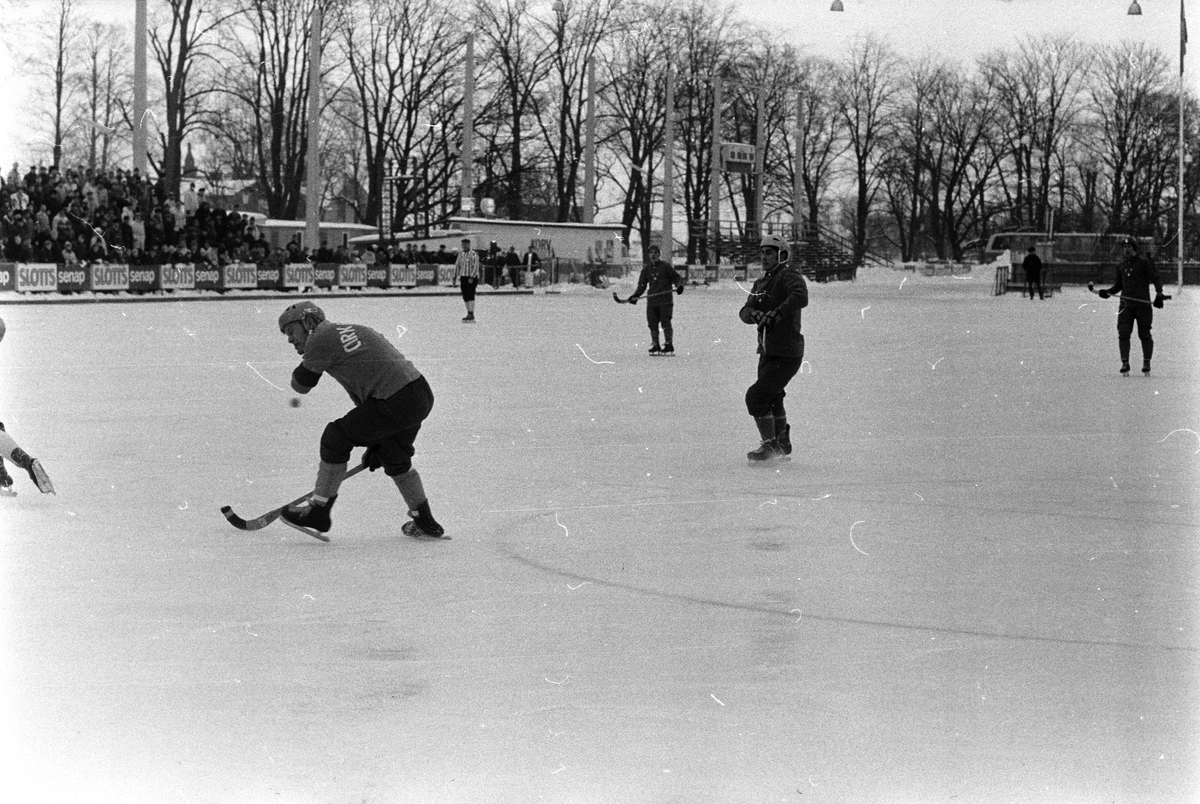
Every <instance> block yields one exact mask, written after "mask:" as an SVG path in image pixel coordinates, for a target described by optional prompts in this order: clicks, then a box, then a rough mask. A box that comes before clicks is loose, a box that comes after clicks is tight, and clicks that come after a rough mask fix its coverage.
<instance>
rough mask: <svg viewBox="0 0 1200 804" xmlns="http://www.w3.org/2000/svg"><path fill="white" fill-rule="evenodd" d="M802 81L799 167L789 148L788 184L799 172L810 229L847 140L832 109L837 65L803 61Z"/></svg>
mask: <svg viewBox="0 0 1200 804" xmlns="http://www.w3.org/2000/svg"><path fill="white" fill-rule="evenodd" d="M800 70H801V79H800V81H799V82H798V83H797V85H796V89H797V91H798V92H799V94H800V97H799V102H798V106H799V110H798V111H799V115H800V120H799V121H797V126H798V127H799V129H800V164H799V165H795V164H794V161H795V157H794V155H793V154H794V151H793V149H792V148H789V149H788V152H789V157H788V159H787V164H788V165H789V167H788V171H787V173H788V181H789V182H793V185H792V186H794V182H795V171H796V170H797V169H799V171H800V184H801V189H802V191H803V193H804V198H805V201H806V202H807V207H808V216H807V221H808V224H809V226H810V227H814V228H815V227H816V226H817V225H818V224H819V222H820V210H821V208H822V203H823V201H824V198H825V195H826V193H827V191H828V188H829V185H830V183H831V182H832V179H833V172H834V168H835V165H836V164H837V161H838V159H840V158H841V157H842V155H843V154H844V153H845V152H846V148H847V147H849V146H848V141H847V139H846V137H845V124H844V122H843V118H842V117H841V115H839V114H837V112H836V107H835V106H834V102H833V100H834V98H833V96H834V87H835V85H836V76H837V66H836V65H835V64H834V63H833V62H832V61H829V60H828V59H822V58H813V57H810V58H808V59H805V60H804V63H803V64H802V66H801V68H800Z"/></svg>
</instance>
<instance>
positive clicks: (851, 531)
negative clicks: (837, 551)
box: [850, 519, 871, 558]
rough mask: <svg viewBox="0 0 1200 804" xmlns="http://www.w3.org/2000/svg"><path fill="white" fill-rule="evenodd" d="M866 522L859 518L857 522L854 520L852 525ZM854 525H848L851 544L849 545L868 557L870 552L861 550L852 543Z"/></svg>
mask: <svg viewBox="0 0 1200 804" xmlns="http://www.w3.org/2000/svg"><path fill="white" fill-rule="evenodd" d="M866 522H867V520H865V519H860V520H858V521H857V522H855V523H854V525H865V524H866ZM854 525H851V526H850V544H851V546H853V547H854V549H855V550H858V552H860V553H862V554H863V555H864V556H866V557H867V558H870V557H871V554H870V553H866V552H863V550H862V549H860V548H859V546H858V545H857V544H854Z"/></svg>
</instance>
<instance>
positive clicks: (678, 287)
mask: <svg viewBox="0 0 1200 804" xmlns="http://www.w3.org/2000/svg"><path fill="white" fill-rule="evenodd" d="M675 295H676V296H682V295H683V285H676V286H675Z"/></svg>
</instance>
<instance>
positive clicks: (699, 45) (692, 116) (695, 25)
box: [674, 0, 744, 263]
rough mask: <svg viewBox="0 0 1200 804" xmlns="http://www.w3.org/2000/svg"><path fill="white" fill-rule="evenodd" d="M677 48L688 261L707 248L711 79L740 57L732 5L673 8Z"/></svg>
mask: <svg viewBox="0 0 1200 804" xmlns="http://www.w3.org/2000/svg"><path fill="white" fill-rule="evenodd" d="M675 30H676V32H677V33H676V43H675V50H674V53H675V54H676V58H677V61H676V64H677V65H678V69H679V79H678V81H676V84H675V107H676V123H677V129H676V131H677V135H676V139H677V143H678V147H679V149H680V152H681V153H680V159H681V160H682V162H683V177H682V178H683V208H684V212H685V213H686V215H687V220H688V247H687V251H688V257H687V259H688V262H689V263H696V262H700V261H701V260H702V259H703V255H704V253H705V251H706V250H707V248H708V226H707V224H708V210H709V194H710V192H711V190H710V182H709V178H710V176H711V169H712V114H713V100H714V94H713V89H712V79H713V77H715V76H718V75H721V74H722V73H723V72H724V71H725V69H726V66H727V65H728V63H729V62H730V61H731V60H732V59H734V58H736V56H737V54H738V52H739V50H740V48H741V46H742V43H743V41H744V40H743V38H742V31H741V29H740V26H739V24H738V21H737V18H736V16H735V14H734V11H733V8H732V7H731V6H726V7H724V8H715V7H713V6H712V4H711V3H707V2H704V0H691V1H690V3H689V4H688V5H686V6H684V7H682V8H680V9H679V10H678V11H676V12H675Z"/></svg>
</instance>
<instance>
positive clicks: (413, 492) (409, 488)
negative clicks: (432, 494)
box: [392, 468, 426, 511]
mask: <svg viewBox="0 0 1200 804" xmlns="http://www.w3.org/2000/svg"><path fill="white" fill-rule="evenodd" d="M392 482H393V483H395V484H396V488H398V489H399V490H400V496H401V497H403V498H404V504H405V505H407V506H408V510H410V511H416V510H418V509H420V507H421V503H423V502H425V501H426V500H425V486H423V485H422V484H421V474H420V473H419V472H418V471H417V470H416V469H415V468H413V469H409V470H408V471H407V472H405V473H404V474H402V475H396V476H395V477H393V478H392Z"/></svg>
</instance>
